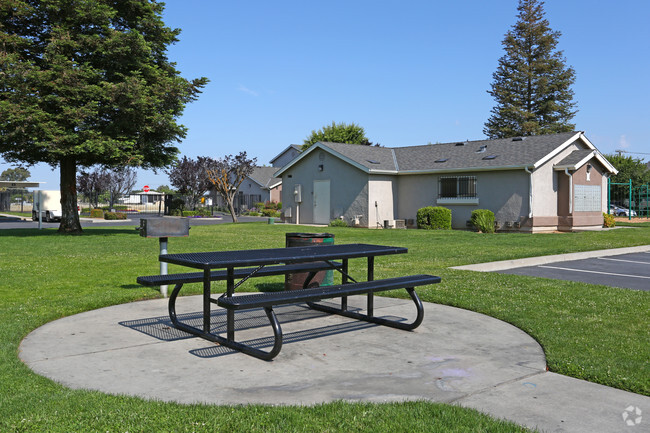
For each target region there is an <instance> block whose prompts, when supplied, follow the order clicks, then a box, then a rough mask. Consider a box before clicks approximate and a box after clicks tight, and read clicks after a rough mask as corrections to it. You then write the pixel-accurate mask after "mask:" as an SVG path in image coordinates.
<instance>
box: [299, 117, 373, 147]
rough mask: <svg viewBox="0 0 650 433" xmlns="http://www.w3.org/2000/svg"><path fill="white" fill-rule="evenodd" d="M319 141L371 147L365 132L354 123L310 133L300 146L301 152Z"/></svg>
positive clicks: (332, 125)
mask: <svg viewBox="0 0 650 433" xmlns="http://www.w3.org/2000/svg"><path fill="white" fill-rule="evenodd" d="M319 141H323V142H325V141H329V142H332V143H349V144H364V145H368V146H370V145H372V143H371V142H370V140H368V138H367V137H366V131H365V130H364V129H363V128H362V127H361V126H359V125H357V124H355V123H350V124H347V123H336V122H332V124H331V125H325V126H323V127H322V128H321V129H319V130H318V131H316V130H314V131H311V134H309V137H307V138H306V139H305V140H304V141H303V144H302V150H305V149H308V148H309V147H311V146H312V145H314V144H315V143H317V142H319Z"/></svg>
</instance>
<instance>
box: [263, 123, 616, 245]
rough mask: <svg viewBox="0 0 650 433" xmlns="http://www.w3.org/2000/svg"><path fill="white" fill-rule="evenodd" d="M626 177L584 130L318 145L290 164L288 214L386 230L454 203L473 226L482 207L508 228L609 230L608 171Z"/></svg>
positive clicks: (284, 175)
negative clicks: (384, 144)
mask: <svg viewBox="0 0 650 433" xmlns="http://www.w3.org/2000/svg"><path fill="white" fill-rule="evenodd" d="M615 173H617V171H616V169H615V168H614V167H613V166H612V165H611V164H610V163H609V162H608V161H607V160H606V159H605V158H604V157H603V155H602V154H601V153H600V152H599V151H598V150H597V149H596V147H595V146H594V145H593V144H592V143H591V142H590V141H589V140H588V139H587V137H586V136H585V134H584V133H583V132H567V133H560V134H552V135H543V136H529V137H515V138H507V139H496V140H479V141H459V142H453V143H444V144H430V145H424V146H408V147H396V148H387V147H373V146H362V145H355V144H342V143H320V142H319V143H316V144H315V145H313V146H312V147H310V148H309V149H307V150H305V151H304V152H302V153H301V154H299V155H298V156H297V157H296V158H294V159H293V160H292V161H291V162H289V163H288V164H287V165H285V166H283V167H282V168H281V169H280V170H278V172H277V173H275V176H276V177H279V178H281V179H282V185H283V192H282V203H283V211H284V215H285V220H287V221H290V222H294V223H303V224H307V223H313V224H327V223H329V222H330V221H331V220H333V219H335V218H343V219H344V220H346V221H347V222H348V223H349V224H350V225H356V226H361V227H370V228H373V227H379V226H383V225H384V223H385V222H386V221H389V222H390V221H395V220H399V221H401V220H403V221H404V222H405V223H406V224H407V225H413V224H414V221H415V218H416V214H417V211H418V209H420V208H422V207H425V206H444V207H447V208H449V209H451V211H452V226H453V227H454V228H466V227H467V221H468V220H469V219H470V215H471V212H472V211H473V210H474V209H490V210H491V211H493V212H494V214H495V217H496V221H497V223H498V226H499V229H501V230H521V231H529V232H537V231H550V230H574V229H582V228H590V227H600V226H602V222H603V216H602V212H603V211H604V210H606V207H607V177H609V176H610V175H612V174H615Z"/></svg>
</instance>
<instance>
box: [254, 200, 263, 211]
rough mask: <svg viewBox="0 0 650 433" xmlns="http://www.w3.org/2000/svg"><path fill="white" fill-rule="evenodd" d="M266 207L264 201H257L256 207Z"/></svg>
mask: <svg viewBox="0 0 650 433" xmlns="http://www.w3.org/2000/svg"><path fill="white" fill-rule="evenodd" d="M265 207H266V206H264V203H263V202H261V201H258V202H257V203H255V208H257V209H264V208H265Z"/></svg>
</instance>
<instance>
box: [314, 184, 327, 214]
mask: <svg viewBox="0 0 650 433" xmlns="http://www.w3.org/2000/svg"><path fill="white" fill-rule="evenodd" d="M329 222H330V181H329V180H315V181H314V224H329Z"/></svg>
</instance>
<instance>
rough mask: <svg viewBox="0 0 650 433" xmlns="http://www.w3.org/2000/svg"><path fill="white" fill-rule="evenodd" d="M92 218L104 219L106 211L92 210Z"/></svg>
mask: <svg viewBox="0 0 650 433" xmlns="http://www.w3.org/2000/svg"><path fill="white" fill-rule="evenodd" d="M90 217H91V218H104V211H103V210H102V209H98V208H95V209H91V210H90Z"/></svg>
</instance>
